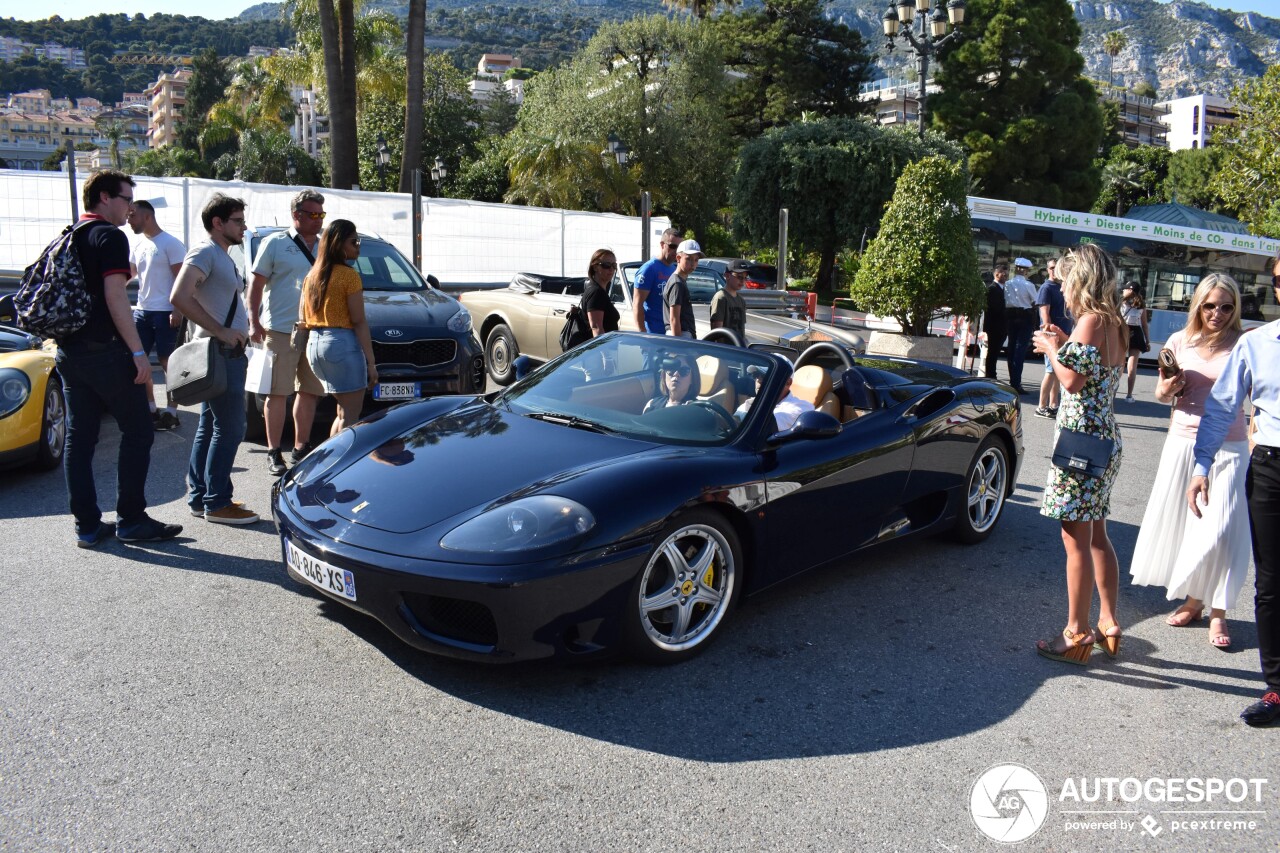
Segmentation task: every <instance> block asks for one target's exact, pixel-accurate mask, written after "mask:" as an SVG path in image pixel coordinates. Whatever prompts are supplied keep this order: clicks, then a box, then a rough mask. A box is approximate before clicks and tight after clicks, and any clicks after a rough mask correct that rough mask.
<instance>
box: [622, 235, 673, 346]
mask: <svg viewBox="0 0 1280 853" xmlns="http://www.w3.org/2000/svg"><path fill="white" fill-rule="evenodd" d="M679 245H680V232H679V231H677V230H676V229H674V228H668V229H667V230H666V231H663V232H662V238H661V242H659V243H658V256H657V257H656V258H651V259H650V260H649V261H647V262H645V264H644V266H642V267H640V269H639V270H638V271H637V272H636V278H635V282H634V283H633V285H632V291H631V296H632V303H633V306H634V308H635V312H636V327H637V328H638V329H639V330H640V331H642V332H649V333H651V334H654V335H665V334H666V333H667V321H666V319H665V314H666V311H665V309H664V307H663V304H662V288H663V286H664V285H666V283H667V279H668V278H670V277H671V274H672V273H673V272H675V271H676V248H677V247H678V246H679Z"/></svg>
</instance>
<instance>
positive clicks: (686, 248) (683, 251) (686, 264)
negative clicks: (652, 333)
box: [662, 240, 702, 338]
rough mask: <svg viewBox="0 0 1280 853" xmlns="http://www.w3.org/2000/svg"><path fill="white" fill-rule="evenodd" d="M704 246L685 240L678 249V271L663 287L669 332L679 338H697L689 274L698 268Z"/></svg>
mask: <svg viewBox="0 0 1280 853" xmlns="http://www.w3.org/2000/svg"><path fill="white" fill-rule="evenodd" d="M700 257H702V247H701V246H699V245H698V241H697V240H685V241H684V242H683V243H681V244H680V246H679V247H678V248H677V249H676V271H675V272H673V273H672V274H671V276H670V277H669V278H668V279H667V283H666V285H665V286H664V287H663V288H662V302H663V304H664V305H666V306H667V315H668V320H667V334H669V335H673V336H675V337H677V338H696V337H697V336H698V333H697V329H696V328H695V327H694V319H693V300H692V299H690V298H689V283H688V279H689V274H690V273H692V272H693V271H694V270H695V269H697V268H698V258H700Z"/></svg>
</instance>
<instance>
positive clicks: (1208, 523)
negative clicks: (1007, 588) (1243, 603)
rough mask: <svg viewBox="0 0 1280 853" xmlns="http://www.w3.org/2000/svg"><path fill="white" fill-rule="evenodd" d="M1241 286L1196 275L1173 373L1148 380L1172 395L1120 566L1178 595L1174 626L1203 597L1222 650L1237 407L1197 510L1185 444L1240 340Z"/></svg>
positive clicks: (1238, 466) (1243, 520) (1234, 564)
mask: <svg viewBox="0 0 1280 853" xmlns="http://www.w3.org/2000/svg"><path fill="white" fill-rule="evenodd" d="M1241 333H1242V332H1241V328H1240V289H1239V288H1238V287H1237V286H1236V283H1235V281H1234V280H1233V279H1232V278H1231V277H1230V276H1227V275H1223V274H1221V273H1213V274H1212V275H1208V276H1205V278H1204V279H1203V280H1202V281H1201V282H1200V284H1199V286H1198V287H1196V292H1195V295H1194V296H1193V297H1192V299H1191V307H1190V309H1189V310H1188V312H1187V326H1186V328H1185V329H1183V330H1182V331H1181V332H1175V333H1174V334H1173V335H1170V336H1169V340H1168V341H1167V342H1166V343H1165V346H1166V347H1167V348H1168V349H1171V350H1173V353H1174V355H1175V356H1176V357H1177V359H1178V366H1179V367H1181V368H1182V372H1181V373H1179V374H1178V375H1177V376H1171V377H1169V378H1168V379H1165V378H1161V379H1160V381H1159V382H1157V383H1156V399H1157V400H1159V401H1160V402H1162V403H1170V402H1172V403H1173V421H1172V423H1171V424H1170V426H1169V437H1168V438H1167V439H1166V440H1165V443H1164V452H1163V453H1162V454H1161V456H1160V469H1159V470H1158V471H1157V472H1156V479H1155V485H1154V486H1153V487H1152V490H1151V500H1150V501H1149V502H1148V503H1147V511H1146V514H1145V515H1144V516H1143V517H1142V529H1141V530H1140V531H1139V532H1138V543H1137V545H1135V546H1134V549H1133V564H1132V566H1131V567H1130V569H1129V573H1130V574H1131V575H1132V576H1133V583H1134V584H1135V585H1136V586H1164V587H1168V589H1169V596H1168V597H1169V599H1170V600H1173V599H1176V598H1182V597H1185V598H1186V601H1185V602H1184V603H1183V604H1182V605H1181V606H1180V607H1179V608H1178V609H1177V610H1175V611H1174V612H1173V613H1171V614H1169V617H1168V618H1167V619H1166V620H1165V621H1166V622H1168V623H1169V624H1170V625H1173V626H1175V627H1179V628H1180V627H1185V626H1187V625H1190V624H1191V623H1192V622H1196V621H1199V619H1200V618H1201V617H1202V616H1203V615H1204V608H1205V605H1206V603H1207V604H1208V606H1209V608H1210V613H1209V617H1210V618H1209V642H1210V643H1212V644H1213V645H1214V646H1216V647H1218V648H1220V649H1225V648H1228V647H1229V646H1230V645H1231V636H1230V634H1228V633H1227V620H1226V615H1227V609H1228V608H1229V607H1231V606H1233V605H1234V604H1235V601H1236V599H1237V598H1238V597H1239V595H1240V589H1241V587H1243V586H1244V579H1245V574H1246V573H1247V572H1248V569H1249V554H1250V550H1249V549H1250V545H1249V513H1248V509H1247V506H1248V505H1247V503H1246V500H1245V493H1244V481H1245V472H1246V470H1247V469H1248V467H1249V446H1248V441H1247V440H1246V434H1245V423H1244V412H1243V411H1240V412H1237V413H1236V420H1235V423H1234V424H1232V425H1231V429H1230V431H1229V432H1228V433H1227V440H1226V442H1225V443H1223V445H1222V449H1221V450H1219V451H1218V455H1217V456H1216V457H1214V460H1213V469H1212V471H1210V472H1209V479H1210V481H1211V482H1212V484H1213V488H1211V489H1210V490H1209V494H1210V503H1209V506H1208V507H1207V508H1206V509H1205V510H1204V514H1203V517H1202V518H1196V517H1195V516H1193V515H1192V514H1191V513H1190V512H1189V511H1188V509H1187V505H1186V500H1185V498H1184V497H1183V495H1184V494H1185V493H1186V490H1187V486H1188V484H1189V482H1190V480H1191V469H1192V467H1193V466H1194V464H1195V460H1194V459H1193V457H1192V448H1193V447H1194V446H1195V441H1196V430H1197V429H1198V428H1199V426H1200V416H1201V414H1202V413H1203V412H1204V403H1205V400H1206V398H1208V396H1209V391H1210V390H1211V389H1212V388H1213V383H1214V381H1215V380H1216V379H1217V378H1218V375H1219V374H1220V373H1221V372H1222V366H1223V365H1224V364H1226V361H1227V356H1228V355H1229V354H1230V353H1231V348H1232V347H1233V346H1234V345H1235V343H1236V341H1237V340H1239V339H1240V335H1241Z"/></svg>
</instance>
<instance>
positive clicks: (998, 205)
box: [969, 196, 1280, 359]
mask: <svg viewBox="0 0 1280 853" xmlns="http://www.w3.org/2000/svg"><path fill="white" fill-rule="evenodd" d="M969 214H970V216H971V218H972V220H973V242H974V246H975V248H977V250H978V262H979V269H982V270H990V269H991V268H992V266H993V265H994V264H995V263H996V262H997V261H1012V260H1013V259H1014V258H1017V257H1023V258H1028V259H1029V260H1031V262H1032V263H1033V264H1035V266H1034V268H1033V271H1034V280H1036V281H1043V280H1044V271H1045V262H1046V261H1048V260H1049V259H1050V258H1053V257H1057V256H1058V255H1060V254H1061V253H1062V252H1063V251H1065V250H1066V249H1069V248H1071V247H1072V246H1078V245H1080V244H1081V243H1095V244H1097V245H1098V246H1099V247H1101V248H1103V249H1105V250H1106V251H1107V252H1108V253H1109V254H1110V255H1111V257H1112V259H1113V260H1115V262H1116V266H1117V267H1118V269H1119V272H1120V281H1122V282H1123V281H1128V280H1130V279H1132V280H1135V281H1138V282H1141V284H1142V285H1143V289H1144V292H1145V293H1146V301H1147V308H1149V309H1150V310H1151V320H1150V328H1151V351H1150V352H1148V353H1147V354H1146V355H1145V356H1144V358H1149V359H1154V358H1155V356H1156V353H1158V352H1159V351H1160V347H1161V346H1162V345H1163V344H1164V341H1165V340H1166V339H1167V338H1168V337H1169V336H1170V335H1172V334H1173V333H1174V332H1176V331H1178V330H1179V329H1181V328H1183V327H1184V326H1185V325H1186V322H1187V306H1188V305H1190V303H1191V294H1192V293H1193V292H1194V291H1195V288H1196V285H1197V284H1198V283H1199V282H1200V279H1202V278H1204V277H1205V276H1206V275H1208V274H1209V273H1213V272H1220V273H1226V274H1228V275H1230V276H1231V277H1232V278H1234V279H1235V280H1236V283H1237V284H1239V285H1240V301H1241V305H1240V317H1241V320H1242V321H1243V323H1244V326H1245V328H1252V327H1254V326H1260V325H1262V324H1263V323H1265V322H1269V321H1271V320H1275V319H1277V318H1280V306H1277V305H1276V301H1275V295H1274V291H1273V290H1272V286H1271V273H1272V260H1273V259H1274V258H1275V257H1276V253H1277V251H1278V250H1280V240H1273V239H1269V238H1267V237H1253V236H1251V235H1248V234H1232V233H1226V232H1222V231H1206V230H1201V229H1198V228H1185V227H1181V226H1173V225H1164V224H1161V223H1158V222H1146V221H1143V220H1139V219H1124V218H1120V217H1115V216H1102V215H1099V214H1096V213H1077V212H1075V211H1071V210H1055V209H1053V208H1048V207H1035V206H1034V205H1029V204H1015V203H1014V202H1011V201H999V200H996V199H989V198H977V197H974V196H970V197H969Z"/></svg>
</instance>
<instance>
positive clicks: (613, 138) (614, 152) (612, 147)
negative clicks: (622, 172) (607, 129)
mask: <svg viewBox="0 0 1280 853" xmlns="http://www.w3.org/2000/svg"><path fill="white" fill-rule="evenodd" d="M600 157H601V159H603V160H604V161H605V162H608V161H609V160H616V161H617V163H618V165H619V166H626V165H627V161H628V160H630V159H631V149H630V148H628V147H627V145H626V143H625V142H623V141H622V140H621V139H619V138H618V134H616V133H610V134H609V139H608V143H607V144H606V145H605V146H604V150H603V151H601V152H600Z"/></svg>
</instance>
